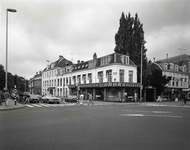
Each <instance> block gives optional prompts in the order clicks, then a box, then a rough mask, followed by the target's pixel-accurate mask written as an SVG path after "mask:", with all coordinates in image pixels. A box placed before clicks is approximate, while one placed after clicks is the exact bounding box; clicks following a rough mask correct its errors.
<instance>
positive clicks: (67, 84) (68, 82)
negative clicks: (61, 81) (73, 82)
mask: <svg viewBox="0 0 190 150" xmlns="http://www.w3.org/2000/svg"><path fill="white" fill-rule="evenodd" d="M68 83H69V81H68V77H66V85H68Z"/></svg>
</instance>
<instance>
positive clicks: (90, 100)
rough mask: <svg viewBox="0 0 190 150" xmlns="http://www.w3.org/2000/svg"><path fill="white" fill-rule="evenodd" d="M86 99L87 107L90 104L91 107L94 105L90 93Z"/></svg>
mask: <svg viewBox="0 0 190 150" xmlns="http://www.w3.org/2000/svg"><path fill="white" fill-rule="evenodd" d="M88 99H89V101H88V105H89V104H90V103H91V104H92V105H94V103H93V100H92V94H91V93H89V94H88Z"/></svg>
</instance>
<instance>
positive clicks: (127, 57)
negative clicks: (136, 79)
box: [121, 55, 129, 65]
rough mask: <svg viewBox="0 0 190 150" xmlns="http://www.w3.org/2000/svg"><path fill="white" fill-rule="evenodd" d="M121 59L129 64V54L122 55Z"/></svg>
mask: <svg viewBox="0 0 190 150" xmlns="http://www.w3.org/2000/svg"><path fill="white" fill-rule="evenodd" d="M121 61H122V63H123V64H127V65H128V64H129V56H125V55H123V56H121Z"/></svg>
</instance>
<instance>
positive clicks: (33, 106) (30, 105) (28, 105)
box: [25, 105, 34, 107]
mask: <svg viewBox="0 0 190 150" xmlns="http://www.w3.org/2000/svg"><path fill="white" fill-rule="evenodd" d="M25 106H27V107H34V106H31V105H25Z"/></svg>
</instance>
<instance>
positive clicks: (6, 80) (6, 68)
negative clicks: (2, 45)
mask: <svg viewBox="0 0 190 150" xmlns="http://www.w3.org/2000/svg"><path fill="white" fill-rule="evenodd" d="M8 12H13V13H14V12H17V11H16V10H15V9H9V8H8V9H7V10H6V67H5V90H7V89H8V86H7V83H8V78H7V72H8Z"/></svg>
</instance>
